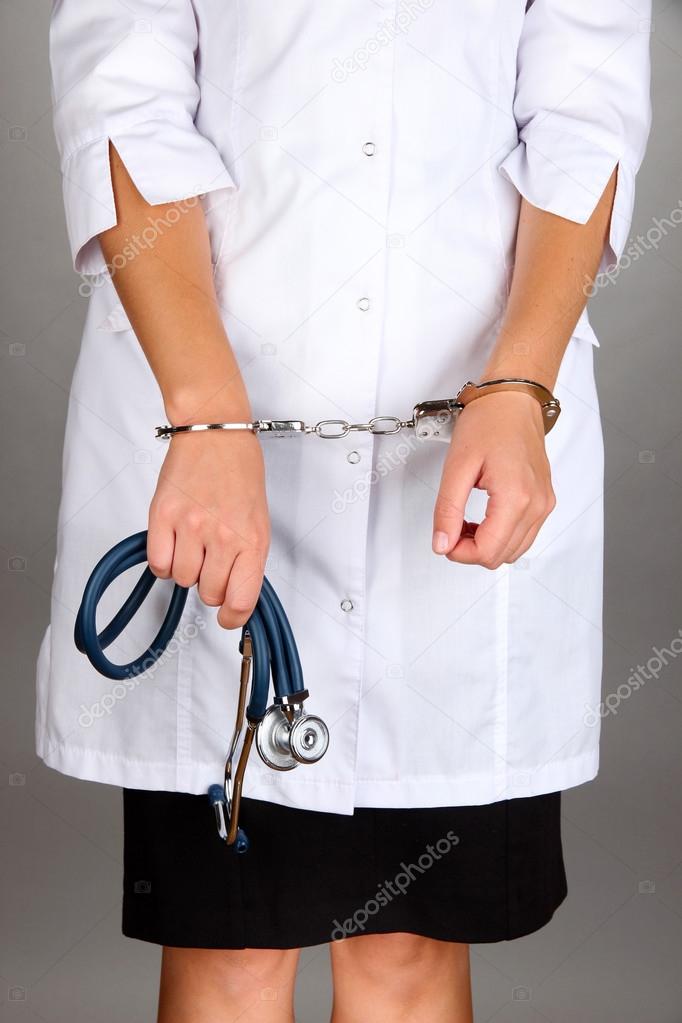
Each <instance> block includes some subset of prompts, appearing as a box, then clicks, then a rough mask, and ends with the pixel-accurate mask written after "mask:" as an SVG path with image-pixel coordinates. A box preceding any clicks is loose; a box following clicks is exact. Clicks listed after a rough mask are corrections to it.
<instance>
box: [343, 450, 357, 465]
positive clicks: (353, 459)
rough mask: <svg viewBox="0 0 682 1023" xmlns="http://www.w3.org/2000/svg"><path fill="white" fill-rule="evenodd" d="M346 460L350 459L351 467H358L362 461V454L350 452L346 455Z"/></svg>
mask: <svg viewBox="0 0 682 1023" xmlns="http://www.w3.org/2000/svg"><path fill="white" fill-rule="evenodd" d="M346 458H347V459H348V461H349V462H350V464H351V465H357V464H358V462H359V461H360V452H359V451H349V452H348V454H347V455H346Z"/></svg>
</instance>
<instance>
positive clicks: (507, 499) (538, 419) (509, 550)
mask: <svg viewBox="0 0 682 1023" xmlns="http://www.w3.org/2000/svg"><path fill="white" fill-rule="evenodd" d="M474 487H477V488H479V489H481V490H485V491H487V493H488V504H487V507H486V514H485V518H484V519H483V522H482V523H481V524H480V525H478V524H477V523H468V522H465V521H464V506H465V504H466V501H467V498H468V497H469V494H470V493H471V490H472V489H473V488H474ZM555 504H556V499H555V497H554V492H553V490H552V483H551V473H550V465H549V461H548V459H547V455H546V453H545V435H544V427H543V423H542V413H541V410H540V405H539V403H538V402H537V401H536V399H535V398H533V397H532V396H531V395H528V394H523V393H521V392H518V391H499V392H497V393H494V394H486V395H484V396H482V397H479V398H476V400H475V401H472V402H471V403H470V404H469V405H467V406H466V408H465V409H463V411H462V412H460V414H459V417H458V419H457V422H456V425H455V429H454V431H453V435H452V440H451V442H450V448H449V451H448V455H447V458H446V462H445V466H444V469H443V476H442V480H441V486H440V491H439V494H438V498H437V500H436V506H435V509H434V519H433V529H434V533H433V550H434V552H435V553H436V554H444V555H446V557H447V558H448V560H449V561H456V562H459V563H461V564H465V565H483V566H484V567H485V568H490V569H494V568H499V566H500V565H501V564H503V563H504V562H513V561H516V560H517V559H518V558H520V557H521V555H522V554H525V552H526V551H527V550H528V548H529V547H530V546H531V544H532V543H533V541H534V539H535V537H536V536H537V534H538V531H539V529H540V526H541V525H542V523H543V522H544V521H545V519H546V518H547V516H548V515H549V513H550V512H551V511H552V509H553V508H554V506H555Z"/></svg>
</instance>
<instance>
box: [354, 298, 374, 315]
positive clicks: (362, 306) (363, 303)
mask: <svg viewBox="0 0 682 1023" xmlns="http://www.w3.org/2000/svg"><path fill="white" fill-rule="evenodd" d="M371 304H372V303H371V302H370V300H369V299H368V298H359V299H358V301H357V303H356V305H357V307H358V309H359V310H360V312H362V313H366V312H367V310H368V309H369V307H370V306H371Z"/></svg>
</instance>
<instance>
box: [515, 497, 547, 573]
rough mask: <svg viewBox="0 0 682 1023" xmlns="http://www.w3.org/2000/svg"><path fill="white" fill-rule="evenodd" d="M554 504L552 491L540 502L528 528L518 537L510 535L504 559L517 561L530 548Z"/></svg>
mask: <svg viewBox="0 0 682 1023" xmlns="http://www.w3.org/2000/svg"><path fill="white" fill-rule="evenodd" d="M555 504H556V499H555V497H554V493H553V492H550V495H549V497H548V498H547V499H546V500H545V501H544V502H543V503H542V505H541V508H540V512H539V514H538V515H537V516H536V518H535V520H534V521H533V522H532V523H531V525H530V527H529V529H527V530H526V532H525V533H524V534H523V535H520V536H518V537H512V540H511V542H510V544H509V551H508V552H507V554H506V555H505V558H504V560H505V561H507V562H509V563H512V562H514V561H518V559H519V558H522V557H523V555H524V554H525V553H526V552H527V551H528V550H530V548H531V547H532V546H533V544H534V543H535V538H536V537H537V535H538V533H539V532H540V530H541V529H542V526H543V525H544V523H545V520H546V519H547V517H548V516H549V514H550V513H551V511H552V510H553V508H554V506H555Z"/></svg>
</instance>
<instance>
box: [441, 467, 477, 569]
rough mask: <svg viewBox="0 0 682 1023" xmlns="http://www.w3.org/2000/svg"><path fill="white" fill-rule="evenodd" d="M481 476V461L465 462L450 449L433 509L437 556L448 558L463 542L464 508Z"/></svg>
mask: <svg viewBox="0 0 682 1023" xmlns="http://www.w3.org/2000/svg"><path fill="white" fill-rule="evenodd" d="M480 472H481V463H480V461H479V460H478V459H473V460H472V459H469V460H467V461H465V460H464V458H463V457H462V456H461V455H459V454H458V452H457V450H456V449H455V448H450V450H449V452H448V457H447V458H446V460H445V465H444V467H443V475H442V478H441V481H440V489H439V491H438V497H437V498H436V504H435V506H434V509H433V538H432V541H431V546H432V549H433V551H434V553H435V554H447V553H448V552H449V551H451V550H452V548H453V547H454V546H455V544H456V543H457V541H458V540H459V538H460V535H461V532H462V525H463V523H464V508H465V506H466V503H467V500H468V499H469V495H470V493H471V491H472V490H473V488H474V486H475V484H476V481H477V480H478V477H479V475H480Z"/></svg>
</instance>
